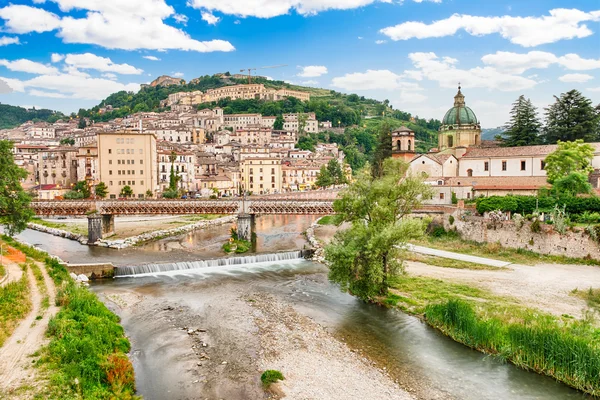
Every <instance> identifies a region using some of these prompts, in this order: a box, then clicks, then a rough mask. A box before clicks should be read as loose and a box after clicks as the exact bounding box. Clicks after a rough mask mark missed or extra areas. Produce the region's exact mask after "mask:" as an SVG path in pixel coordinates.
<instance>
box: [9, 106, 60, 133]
mask: <svg viewBox="0 0 600 400" xmlns="http://www.w3.org/2000/svg"><path fill="white" fill-rule="evenodd" d="M62 118H65V115H64V114H63V113H61V112H57V111H52V110H47V109H40V110H37V109H35V108H32V109H27V108H23V107H18V106H11V105H8V104H0V129H6V128H14V127H15V126H18V125H21V124H22V123H24V122H27V121H46V122H50V123H53V122H56V121H58V120H59V119H62Z"/></svg>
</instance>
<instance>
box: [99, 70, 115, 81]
mask: <svg viewBox="0 0 600 400" xmlns="http://www.w3.org/2000/svg"><path fill="white" fill-rule="evenodd" d="M102 77H103V78H106V79H110V80H113V81H114V80H117V75H115V74H113V73H112V72H107V73H105V74H102Z"/></svg>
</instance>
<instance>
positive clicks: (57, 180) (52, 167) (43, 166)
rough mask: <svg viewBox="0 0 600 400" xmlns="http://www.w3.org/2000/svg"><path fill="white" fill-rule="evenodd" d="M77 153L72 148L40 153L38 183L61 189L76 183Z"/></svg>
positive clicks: (58, 148)
mask: <svg viewBox="0 0 600 400" xmlns="http://www.w3.org/2000/svg"><path fill="white" fill-rule="evenodd" d="M77 152H78V150H77V149H76V148H74V147H56V148H52V149H48V150H45V151H42V152H40V153H39V154H38V162H39V175H40V181H39V182H40V183H42V184H55V185H60V186H61V187H70V186H71V185H72V184H73V185H74V184H75V183H77Z"/></svg>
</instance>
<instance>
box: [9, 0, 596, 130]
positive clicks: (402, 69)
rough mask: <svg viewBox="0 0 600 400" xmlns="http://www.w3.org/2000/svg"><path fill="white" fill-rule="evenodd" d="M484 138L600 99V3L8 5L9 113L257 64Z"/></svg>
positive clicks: (149, 0) (440, 0) (327, 0)
mask: <svg viewBox="0 0 600 400" xmlns="http://www.w3.org/2000/svg"><path fill="white" fill-rule="evenodd" d="M278 64H287V65H288V66H287V67H283V68H276V69H266V70H263V71H258V72H259V73H260V74H263V75H268V76H270V77H272V78H274V79H282V80H286V81H290V82H293V83H297V84H304V85H309V86H316V87H324V88H331V89H335V90H338V91H342V92H347V93H357V94H359V95H364V96H367V97H373V98H377V99H380V100H383V99H389V100H390V101H391V103H392V105H393V106H394V107H395V108H398V109H401V110H404V111H409V112H411V113H413V114H414V115H419V116H420V117H425V118H431V117H434V118H441V117H442V116H443V115H444V112H445V111H446V109H448V108H449V107H450V106H451V105H452V101H453V99H452V97H453V96H454V94H455V93H456V86H457V85H458V82H459V81H460V82H461V83H462V87H463V93H464V94H465V96H466V101H467V105H469V106H471V108H473V110H474V111H475V113H476V115H477V116H478V118H479V119H480V120H481V123H482V125H483V126H484V127H495V126H498V125H501V124H503V123H504V122H506V121H507V119H508V111H509V109H510V104H511V103H512V102H513V101H514V100H515V99H516V98H517V97H518V96H519V95H521V94H524V95H526V96H527V97H530V98H531V99H532V101H533V102H534V104H535V105H537V106H538V107H540V108H542V107H545V106H547V105H548V104H549V103H551V102H552V101H553V97H552V96H553V95H559V94H560V93H563V92H565V91H568V90H570V89H573V88H575V89H578V90H580V91H582V92H583V93H584V95H586V96H587V97H589V98H591V99H592V101H593V102H594V104H597V103H599V102H600V1H597V0H572V1H568V2H567V1H564V0H563V1H558V0H520V1H514V0H513V1H504V0H493V1H491V0H489V1H467V0H404V1H398V0H127V1H123V0H11V1H7V0H0V102H2V103H7V104H13V105H22V106H36V107H44V108H51V109H57V110H61V111H63V112H71V111H77V110H78V109H79V108H89V107H91V106H94V105H96V104H98V103H99V102H100V100H102V99H103V98H105V97H106V96H107V95H109V94H110V93H112V92H115V91H118V90H134V91H135V90H138V89H139V84H141V83H147V82H150V81H151V80H153V79H154V78H156V77H157V76H159V75H163V74H167V75H171V76H181V77H183V78H184V79H186V80H190V79H192V78H195V77H197V76H201V75H206V74H213V73H216V72H224V71H230V72H232V73H234V72H238V71H239V70H240V69H242V68H246V67H259V66H265V65H278Z"/></svg>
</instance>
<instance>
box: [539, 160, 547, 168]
mask: <svg viewBox="0 0 600 400" xmlns="http://www.w3.org/2000/svg"><path fill="white" fill-rule="evenodd" d="M540 168H541V169H542V170H544V169H546V161H544V160H542V161H540Z"/></svg>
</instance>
